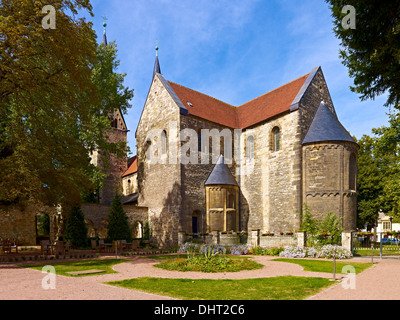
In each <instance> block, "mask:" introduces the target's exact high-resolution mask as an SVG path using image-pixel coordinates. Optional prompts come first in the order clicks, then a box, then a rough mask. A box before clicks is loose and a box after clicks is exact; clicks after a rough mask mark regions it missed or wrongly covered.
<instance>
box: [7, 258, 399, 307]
mask: <svg viewBox="0 0 400 320" xmlns="http://www.w3.org/2000/svg"><path fill="white" fill-rule="evenodd" d="M274 258H275V257H267V256H262V257H261V256H257V257H255V258H254V259H255V260H256V261H257V262H259V263H262V264H263V265H264V268H262V269H259V270H249V271H242V272H230V273H215V274H209V273H201V272H178V271H167V270H163V269H159V268H156V267H154V266H153V265H154V264H155V263H157V262H158V261H155V260H151V259H147V258H134V259H132V260H127V262H126V263H122V264H118V265H115V266H114V268H113V269H114V270H115V271H117V272H118V273H115V274H105V275H96V276H89V277H79V278H74V277H66V276H56V288H55V289H48V290H45V289H43V288H42V280H43V278H44V277H45V274H43V273H42V272H41V271H37V270H32V269H27V268H20V267H16V266H11V265H3V266H0V300H33V299H34V300H169V299H172V298H170V297H164V296H160V295H155V294H148V293H144V292H140V291H134V290H128V289H124V288H118V287H113V286H110V285H107V284H104V282H107V281H117V280H123V279H131V278H136V277H163V278H190V279H246V278H264V277H276V276H286V275H293V276H305V277H324V278H332V274H331V273H321V272H309V271H304V270H303V269H302V267H301V266H299V265H297V264H292V263H284V262H277V261H271V260H272V259H274ZM354 260H356V259H354ZM359 260H360V261H364V262H370V261H369V260H366V259H359ZM378 261H379V262H378V263H377V264H375V265H374V266H373V267H372V268H370V269H368V270H366V271H364V272H362V273H361V274H359V275H357V276H356V286H355V290H352V289H347V290H346V289H344V288H343V286H342V284H341V283H338V284H337V285H334V286H333V287H330V288H328V289H327V290H325V291H323V292H321V293H319V294H317V295H315V296H313V297H310V298H309V300H324V299H329V300H350V299H356V300H360V299H374V300H375V299H385V300H389V299H393V300H397V299H400V292H399V290H398V288H400V277H398V276H397V275H398V274H400V260H395V259H388V260H386V259H384V260H378ZM337 279H342V280H343V281H346V279H345V276H344V275H340V274H337Z"/></svg>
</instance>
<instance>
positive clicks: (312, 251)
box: [279, 244, 353, 259]
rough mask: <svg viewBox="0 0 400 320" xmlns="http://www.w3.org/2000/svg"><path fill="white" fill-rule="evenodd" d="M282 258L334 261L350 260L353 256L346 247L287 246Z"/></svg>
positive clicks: (281, 254)
mask: <svg viewBox="0 0 400 320" xmlns="http://www.w3.org/2000/svg"><path fill="white" fill-rule="evenodd" d="M279 256H280V257H286V258H326V259H332V258H333V256H335V258H336V259H349V258H351V257H352V256H353V255H352V253H351V252H350V251H349V250H347V249H346V248H344V247H341V246H335V245H331V244H328V245H325V246H322V247H321V248H315V247H306V248H300V247H295V246H291V247H290V246H287V247H285V250H284V251H282V252H281V253H280V255H279Z"/></svg>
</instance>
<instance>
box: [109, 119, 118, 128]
mask: <svg viewBox="0 0 400 320" xmlns="http://www.w3.org/2000/svg"><path fill="white" fill-rule="evenodd" d="M111 128H118V120H117V119H114V120H113V121H112V122H111Z"/></svg>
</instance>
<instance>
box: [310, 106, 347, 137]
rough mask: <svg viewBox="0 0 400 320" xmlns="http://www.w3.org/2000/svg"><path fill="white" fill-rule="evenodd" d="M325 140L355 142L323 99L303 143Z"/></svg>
mask: <svg viewBox="0 0 400 320" xmlns="http://www.w3.org/2000/svg"><path fill="white" fill-rule="evenodd" d="M323 141H347V142H353V143H355V141H354V139H353V138H352V137H351V135H350V134H349V133H348V131H347V130H346V129H345V128H344V127H343V125H342V124H341V123H340V122H339V120H338V119H337V117H336V116H335V115H334V114H333V113H332V111H331V110H330V109H329V108H328V106H327V105H326V104H325V103H324V102H323V101H321V104H320V105H319V107H318V110H317V112H316V114H315V116H314V120H313V122H312V124H311V126H310V128H309V129H308V132H307V134H306V136H305V138H304V140H303V144H307V143H315V142H323Z"/></svg>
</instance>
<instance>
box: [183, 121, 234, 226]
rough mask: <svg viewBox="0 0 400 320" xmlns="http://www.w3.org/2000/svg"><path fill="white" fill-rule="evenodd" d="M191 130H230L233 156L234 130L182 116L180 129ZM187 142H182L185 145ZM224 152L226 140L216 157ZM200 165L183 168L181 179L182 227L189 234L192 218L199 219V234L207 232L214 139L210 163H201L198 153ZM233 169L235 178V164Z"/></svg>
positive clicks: (189, 165)
mask: <svg viewBox="0 0 400 320" xmlns="http://www.w3.org/2000/svg"><path fill="white" fill-rule="evenodd" d="M186 128H190V129H193V130H195V131H196V132H200V131H201V129H208V130H212V129H216V130H218V131H219V132H222V130H224V129H228V130H230V132H231V136H232V154H233V130H232V129H230V128H227V127H225V126H222V125H218V124H216V123H213V122H210V121H207V120H203V119H200V118H197V117H194V116H181V122H180V129H181V130H183V129H186ZM184 143H186V142H182V144H184ZM220 154H222V155H224V156H225V152H224V138H221V140H220V152H216V151H215V155H216V157H219V155H220ZM197 155H198V157H197V159H198V164H186V165H182V166H181V177H182V212H181V220H180V223H181V227H182V230H180V231H184V232H187V233H191V232H192V230H193V229H192V217H193V216H195V217H196V218H197V224H198V225H197V230H198V233H201V232H206V230H207V229H206V193H205V192H206V188H205V186H204V183H205V182H206V180H207V178H208V176H209V175H210V173H211V171H212V170H213V169H214V166H215V163H213V161H214V162H215V159H214V160H213V159H212V156H213V146H212V139H210V142H209V157H208V159H209V161H208V164H202V163H201V156H202V153H201V152H197ZM228 167H229V168H230V169H231V172H232V174H233V176H235V163H232V164H230V165H229V164H228Z"/></svg>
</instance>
